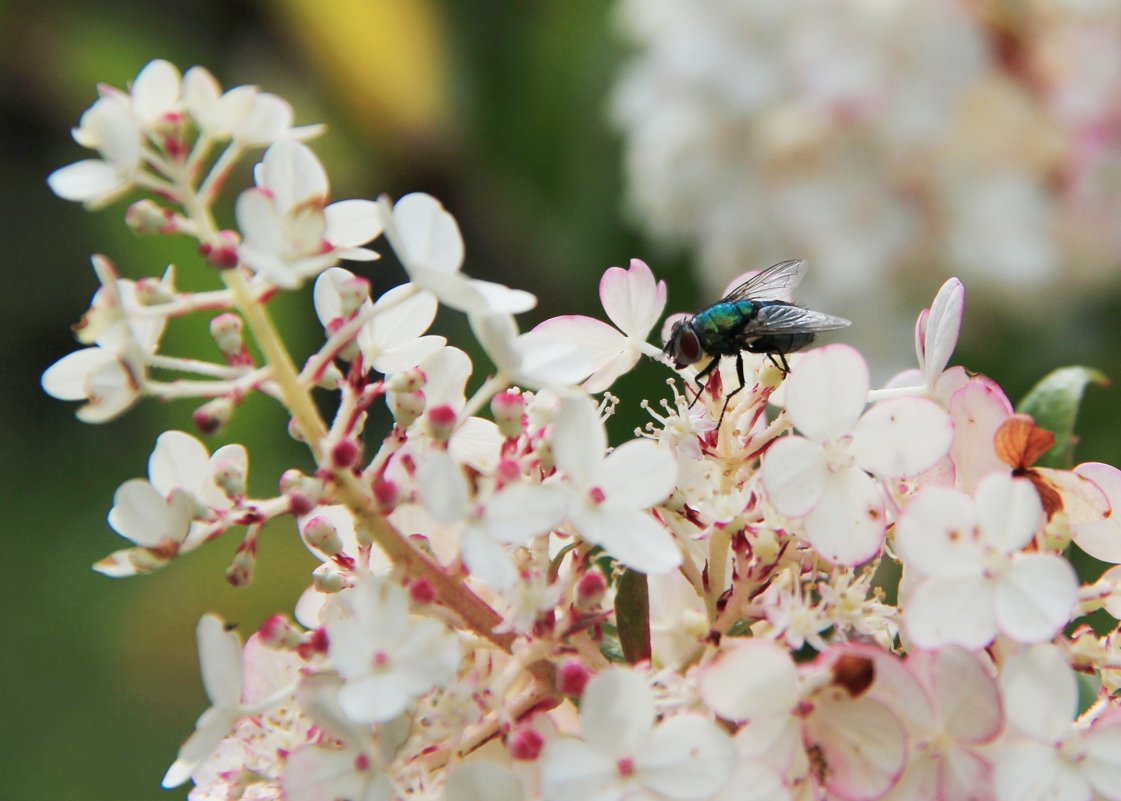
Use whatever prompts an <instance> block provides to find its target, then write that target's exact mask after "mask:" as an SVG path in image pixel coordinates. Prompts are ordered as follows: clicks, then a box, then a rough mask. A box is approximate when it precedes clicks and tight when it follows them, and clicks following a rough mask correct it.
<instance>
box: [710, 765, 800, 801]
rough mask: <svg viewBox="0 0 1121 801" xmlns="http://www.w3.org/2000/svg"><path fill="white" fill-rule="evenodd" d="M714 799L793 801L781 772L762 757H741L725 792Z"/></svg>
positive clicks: (718, 800)
mask: <svg viewBox="0 0 1121 801" xmlns="http://www.w3.org/2000/svg"><path fill="white" fill-rule="evenodd" d="M713 801H791V795H790V789H789V788H788V787H787V786H786V785H785V784H784V783H783V779H782V776H781V774H779V772H778V771H777V770H776V769H775V768H773V767H772V766H771V765H769V764H768V763H766V762H764V761H763V760H760V759H740V760H739V761H738V762H737V764H736V766H735V770H734V772H733V773H732V778H731V779H730V780H729V781H728V783H727V784H726V785H725V786H724V790H723V792H721V793H720V794H719V795H717V796H714V798H713Z"/></svg>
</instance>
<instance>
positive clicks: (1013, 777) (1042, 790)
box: [993, 742, 1091, 801]
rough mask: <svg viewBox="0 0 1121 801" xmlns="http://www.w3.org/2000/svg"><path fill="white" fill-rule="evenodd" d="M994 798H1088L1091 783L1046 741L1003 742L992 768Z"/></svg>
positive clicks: (1014, 800) (1003, 800) (1063, 800)
mask: <svg viewBox="0 0 1121 801" xmlns="http://www.w3.org/2000/svg"><path fill="white" fill-rule="evenodd" d="M993 787H994V789H995V790H996V798H997V801H1090V798H1091V794H1090V787H1089V786H1088V785H1087V784H1086V780H1085V779H1084V778H1082V777H1081V776H1080V775H1079V774H1078V772H1077V771H1076V770H1075V769H1074V766H1073V765H1071V764H1070V763H1069V762H1067V761H1066V760H1064V759H1062V758H1060V756H1059V753H1058V751H1056V750H1055V749H1054V748H1053V747H1051V746H1049V745H1043V744H1042V743H1033V742H1018V743H1011V744H1009V745H1006V746H1005V747H1004V749H1003V750H1002V751H1001V753H1000V755H999V756H998V758H997V761H996V766H995V770H994V771H993Z"/></svg>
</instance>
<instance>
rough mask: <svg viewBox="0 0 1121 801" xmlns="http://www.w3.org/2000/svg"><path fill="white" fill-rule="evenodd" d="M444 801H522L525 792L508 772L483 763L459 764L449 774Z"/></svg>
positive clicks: (500, 766)
mask: <svg viewBox="0 0 1121 801" xmlns="http://www.w3.org/2000/svg"><path fill="white" fill-rule="evenodd" d="M444 798H445V799H446V801H522V799H524V798H525V791H524V790H523V789H522V785H521V782H519V781H518V780H517V778H516V777H515V776H514V774H513V773H511V772H510V770H509V769H508V768H506V767H504V766H502V765H499V764H496V763H494V762H485V761H483V760H478V761H472V762H460V763H459V764H457V765H455V766H454V767H453V768H452V769H451V770H449V771H448V778H447V783H446V784H445V785H444Z"/></svg>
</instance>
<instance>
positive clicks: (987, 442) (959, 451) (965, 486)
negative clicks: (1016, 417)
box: [949, 378, 1012, 492]
mask: <svg viewBox="0 0 1121 801" xmlns="http://www.w3.org/2000/svg"><path fill="white" fill-rule="evenodd" d="M949 412H950V419H951V420H952V421H953V425H954V443H953V445H951V446H950V456H951V457H952V458H953V460H954V465H955V467H956V468H957V475H958V486H959V487H960V488H961V489H962V490H963V491H965V492H972V491H973V489H974V488H975V487H976V486H977V482H979V481H980V480H981V479H982V478H984V477H985V476H986V475H988V474H989V473H994V472H1006V471H1007V470H1008V466H1007V465H1005V464H1004V463H1003V462H1002V461H1000V459H999V458H998V457H997V455H996V449H995V448H994V447H993V437H995V436H996V430H997V429H998V428H1000V426H1001V424H1003V423H1004V421H1005V420H1007V419H1008V418H1009V417H1010V416H1011V415H1012V404H1010V403H1009V402H1008V397H1007V396H1006V395H1005V394H1004V392H1003V391H1002V390H1001V389H1000V387H998V386H997V385H996V384H994V383H993V382H992V381H990V380H989V379H986V378H976V379H973V380H970V381H969V382H968V383H966V384H965V386H963V387H962V388H961V389H959V390H957V391H956V392H954V394H953V395H951V396H950V404H949Z"/></svg>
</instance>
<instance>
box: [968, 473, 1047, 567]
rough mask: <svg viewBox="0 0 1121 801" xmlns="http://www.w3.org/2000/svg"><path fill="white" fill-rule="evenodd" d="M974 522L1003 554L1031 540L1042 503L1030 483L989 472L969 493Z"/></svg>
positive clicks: (1040, 517)
mask: <svg viewBox="0 0 1121 801" xmlns="http://www.w3.org/2000/svg"><path fill="white" fill-rule="evenodd" d="M973 502H974V506H975V507H976V509H977V522H978V524H979V525H980V527H981V531H982V532H983V533H984V537H985V540H986V542H988V543H990V544H992V545H995V546H996V547H998V548H1000V549H1002V550H1003V551H1005V552H1006V553H1011V552H1013V551H1016V550H1019V549H1020V548H1023V547H1024V546H1025V545H1027V544H1028V543H1029V542H1031V541H1032V538H1033V537H1034V536H1035V530H1036V528H1038V527H1039V524H1040V523H1041V522H1042V521H1043V505H1042V504H1041V503H1040V502H1039V493H1038V492H1036V490H1035V487H1033V486H1032V484H1031V482H1030V481H1028V480H1027V479H1023V478H1012V476H1010V475H1008V474H1007V473H992V474H990V475H988V476H986V477H985V478H983V479H982V480H981V483H980V484H978V485H977V492H976V493H974V495H973Z"/></svg>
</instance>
